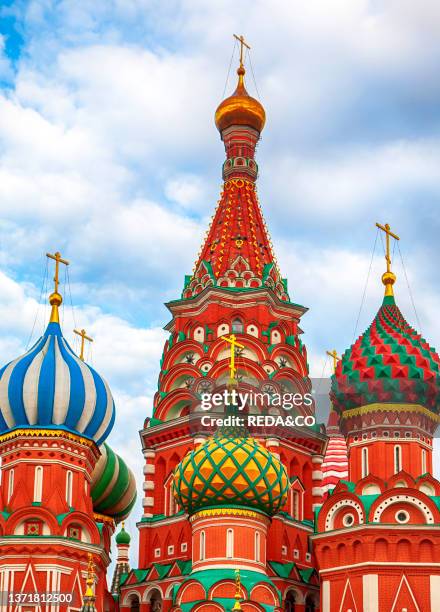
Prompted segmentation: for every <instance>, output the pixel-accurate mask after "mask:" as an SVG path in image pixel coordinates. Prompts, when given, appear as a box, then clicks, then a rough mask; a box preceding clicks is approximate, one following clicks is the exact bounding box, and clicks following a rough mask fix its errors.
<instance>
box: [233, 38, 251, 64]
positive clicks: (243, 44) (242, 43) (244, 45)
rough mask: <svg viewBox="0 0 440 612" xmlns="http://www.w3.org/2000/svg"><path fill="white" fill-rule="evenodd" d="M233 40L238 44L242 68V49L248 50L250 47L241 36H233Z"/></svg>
mask: <svg viewBox="0 0 440 612" xmlns="http://www.w3.org/2000/svg"><path fill="white" fill-rule="evenodd" d="M234 38H236V39H237V40H238V42H239V43H240V67H242V66H243V59H244V57H243V50H244V47H246V49H249V50H250V46H249V45H248V44H247V42H246V41H245V39H244V36H243V35H241V36H237V34H234Z"/></svg>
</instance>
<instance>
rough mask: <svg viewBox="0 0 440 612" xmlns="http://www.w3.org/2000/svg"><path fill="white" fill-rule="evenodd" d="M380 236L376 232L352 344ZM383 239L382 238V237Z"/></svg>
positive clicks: (354, 335)
mask: <svg viewBox="0 0 440 612" xmlns="http://www.w3.org/2000/svg"><path fill="white" fill-rule="evenodd" d="M378 234H379V229H377V230H376V238H375V240H374V246H373V252H372V253H371V259H370V266H369V268H368V274H367V280H366V282H365V286H364V291H363V293H362V299H361V305H360V307H359V312H358V316H357V319H356V325H355V326H354V333H353V339H352V341H351V343H352V344H353V342H354V341H355V340H356V334H357V331H358V326H359V321H360V318H361V313H362V309H363V307H364V303H365V296H366V294H367V288H368V282H369V280H370V275H371V268H372V267H373V260H374V254H375V252H376V245H377V238H378ZM381 238H382V236H381Z"/></svg>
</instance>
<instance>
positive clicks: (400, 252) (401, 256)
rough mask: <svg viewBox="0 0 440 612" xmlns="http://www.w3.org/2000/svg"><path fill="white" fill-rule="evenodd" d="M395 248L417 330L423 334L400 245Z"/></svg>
mask: <svg viewBox="0 0 440 612" xmlns="http://www.w3.org/2000/svg"><path fill="white" fill-rule="evenodd" d="M397 248H398V251H399V255H400V261H401V262H402V268H403V274H404V276H405V280H406V286H407V287H408V293H409V297H410V299H411V303H412V307H413V309H414V314H415V315H416V320H417V325H418V328H419V330H420V334H421V335H422V336H423V333H422V325H421V323H420V319H419V315H418V314H417V309H416V304H415V302H414V296H413V293H412V291H411V286H410V284H409V279H408V275H407V273H406V267H405V262H404V261H403V255H402V251H401V250H400V246H399V245H397Z"/></svg>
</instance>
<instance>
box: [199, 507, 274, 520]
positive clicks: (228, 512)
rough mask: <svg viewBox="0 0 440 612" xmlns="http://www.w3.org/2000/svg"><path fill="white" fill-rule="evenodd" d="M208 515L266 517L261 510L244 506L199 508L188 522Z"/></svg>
mask: <svg viewBox="0 0 440 612" xmlns="http://www.w3.org/2000/svg"><path fill="white" fill-rule="evenodd" d="M210 516H246V517H249V518H256V519H261V518H262V517H265V518H267V515H266V514H264V513H263V512H255V511H254V510H245V509H244V508H207V509H206V510H199V511H198V512H196V513H195V514H193V515H192V516H191V517H190V519H189V520H190V522H191V523H192V522H193V521H195V520H197V519H199V518H206V517H210Z"/></svg>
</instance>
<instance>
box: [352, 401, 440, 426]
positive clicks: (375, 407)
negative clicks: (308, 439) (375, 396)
mask: <svg viewBox="0 0 440 612" xmlns="http://www.w3.org/2000/svg"><path fill="white" fill-rule="evenodd" d="M372 412H413V413H418V414H423V415H424V416H426V417H428V418H430V419H431V420H433V421H435V422H436V423H440V416H439V415H438V414H435V413H434V412H432V411H431V410H429V409H428V408H425V406H422V405H420V404H395V403H389V404H387V403H380V404H379V403H376V404H367V405H365V406H359V407H358V408H350V409H349V410H345V411H344V412H342V413H341V415H340V416H341V418H342V419H345V420H347V419H349V418H351V417H357V416H363V415H364V414H370V413H372ZM387 425H388V424H387ZM392 425H393V423H390V424H389V426H392Z"/></svg>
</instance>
